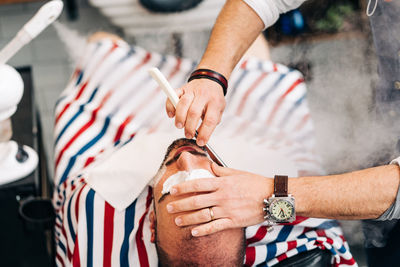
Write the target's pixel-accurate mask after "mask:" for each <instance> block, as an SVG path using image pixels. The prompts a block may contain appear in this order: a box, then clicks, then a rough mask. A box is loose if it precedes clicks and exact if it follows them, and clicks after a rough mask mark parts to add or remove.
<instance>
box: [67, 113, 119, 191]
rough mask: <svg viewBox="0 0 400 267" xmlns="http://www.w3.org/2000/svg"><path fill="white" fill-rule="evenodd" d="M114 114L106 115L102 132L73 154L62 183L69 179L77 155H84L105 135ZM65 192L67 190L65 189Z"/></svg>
mask: <svg viewBox="0 0 400 267" xmlns="http://www.w3.org/2000/svg"><path fill="white" fill-rule="evenodd" d="M112 115H113V114H111V115H109V116H107V117H106V119H105V122H104V126H103V129H101V131H100V133H99V134H98V135H97V136H96V137H94V138H93V139H92V140H90V141H89V142H88V143H87V144H86V145H84V146H83V147H82V148H81V149H80V150H79V151H78V153H76V154H75V155H74V156H72V157H71V158H70V159H69V162H68V165H67V168H66V169H65V171H64V173H63V175H62V176H61V179H60V184H62V183H63V182H64V181H65V179H67V177H68V174H69V172H70V171H71V169H72V167H73V166H74V164H75V162H76V159H77V157H78V156H80V155H82V154H83V153H84V152H85V151H86V150H88V149H89V148H91V147H92V146H93V145H94V144H96V143H97V142H98V141H99V140H100V139H101V138H102V137H103V136H104V135H105V133H106V132H107V128H108V126H109V125H110V120H111V118H112ZM64 192H65V191H64Z"/></svg>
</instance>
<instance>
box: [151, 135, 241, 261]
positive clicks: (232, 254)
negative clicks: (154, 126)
mask: <svg viewBox="0 0 400 267" xmlns="http://www.w3.org/2000/svg"><path fill="white" fill-rule="evenodd" d="M168 152H169V153H168V154H167V155H166V159H165V160H164V163H163V167H162V168H163V170H162V171H161V178H160V179H159V181H158V182H157V184H156V185H155V187H154V191H153V193H154V202H155V214H150V219H151V221H152V223H151V225H152V226H153V229H152V241H153V242H155V243H156V245H157V251H158V256H159V261H160V263H161V266H169V265H171V264H173V266H196V265H198V266H235V265H238V266H241V265H242V263H243V256H244V249H245V239H244V230H243V229H234V230H226V231H222V232H219V233H216V234H213V235H209V236H204V237H193V236H192V235H191V229H192V228H193V227H194V226H190V227H178V226H177V225H176V224H175V221H174V220H175V218H176V217H177V216H178V215H180V214H170V213H168V212H167V208H166V205H167V204H168V203H170V202H172V201H175V200H178V199H181V198H183V197H188V196H190V194H188V195H185V196H180V197H176V196H171V195H170V194H165V190H166V185H167V184H169V183H171V181H172V180H175V179H176V178H177V177H178V176H179V177H182V175H180V173H179V172H182V171H187V172H190V171H192V170H199V169H202V170H206V171H208V172H210V173H211V174H213V173H212V169H211V163H212V162H211V160H210V159H209V158H208V157H207V154H206V152H205V151H204V150H202V149H201V148H200V147H198V146H197V145H196V144H195V142H192V141H191V140H188V139H180V140H177V141H175V142H174V143H173V144H172V145H171V147H170V149H169V151H168ZM204 172H205V171H204ZM205 173H206V172H205ZM213 175H214V174H213ZM179 177H178V178H179ZM215 179H218V178H215ZM178 180H179V179H178ZM180 180H182V178H181V179H180ZM166 181H167V182H166ZM164 184H165V186H164ZM163 187H164V192H163ZM163 263H164V265H163Z"/></svg>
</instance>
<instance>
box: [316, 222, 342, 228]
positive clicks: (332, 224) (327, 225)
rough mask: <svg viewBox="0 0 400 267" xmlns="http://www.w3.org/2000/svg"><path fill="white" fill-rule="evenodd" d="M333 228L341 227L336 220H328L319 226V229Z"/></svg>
mask: <svg viewBox="0 0 400 267" xmlns="http://www.w3.org/2000/svg"><path fill="white" fill-rule="evenodd" d="M332 227H339V223H338V222H337V221H336V220H327V221H325V222H323V223H321V224H320V225H318V226H317V227H315V228H317V229H325V230H326V229H330V228H332Z"/></svg>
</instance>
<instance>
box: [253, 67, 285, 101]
mask: <svg viewBox="0 0 400 267" xmlns="http://www.w3.org/2000/svg"><path fill="white" fill-rule="evenodd" d="M288 74H289V73H283V74H280V75H279V77H278V79H277V80H276V81H275V83H274V84H272V86H270V87H269V88H268V89H266V90H265V93H264V94H263V95H262V96H261V97H260V99H259V100H258V104H259V105H258V107H260V106H261V105H262V104H263V102H264V101H265V99H266V98H267V97H268V96H269V95H270V94H271V93H272V92H273V91H275V90H276V89H277V88H278V85H279V84H280V83H281V82H282V81H283V79H284V78H285V77H286V75H288Z"/></svg>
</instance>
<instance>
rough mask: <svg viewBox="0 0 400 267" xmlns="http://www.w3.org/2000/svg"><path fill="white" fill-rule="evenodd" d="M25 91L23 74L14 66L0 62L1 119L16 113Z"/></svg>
mask: <svg viewBox="0 0 400 267" xmlns="http://www.w3.org/2000/svg"><path fill="white" fill-rule="evenodd" d="M23 93H24V82H23V81H22V78H21V75H20V74H19V73H18V72H17V71H16V70H15V69H14V68H13V67H11V66H8V65H4V64H0V121H3V120H5V119H8V118H10V117H11V116H12V115H13V114H14V112H15V111H16V110H17V105H18V103H19V101H21V98H22V95H23Z"/></svg>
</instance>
